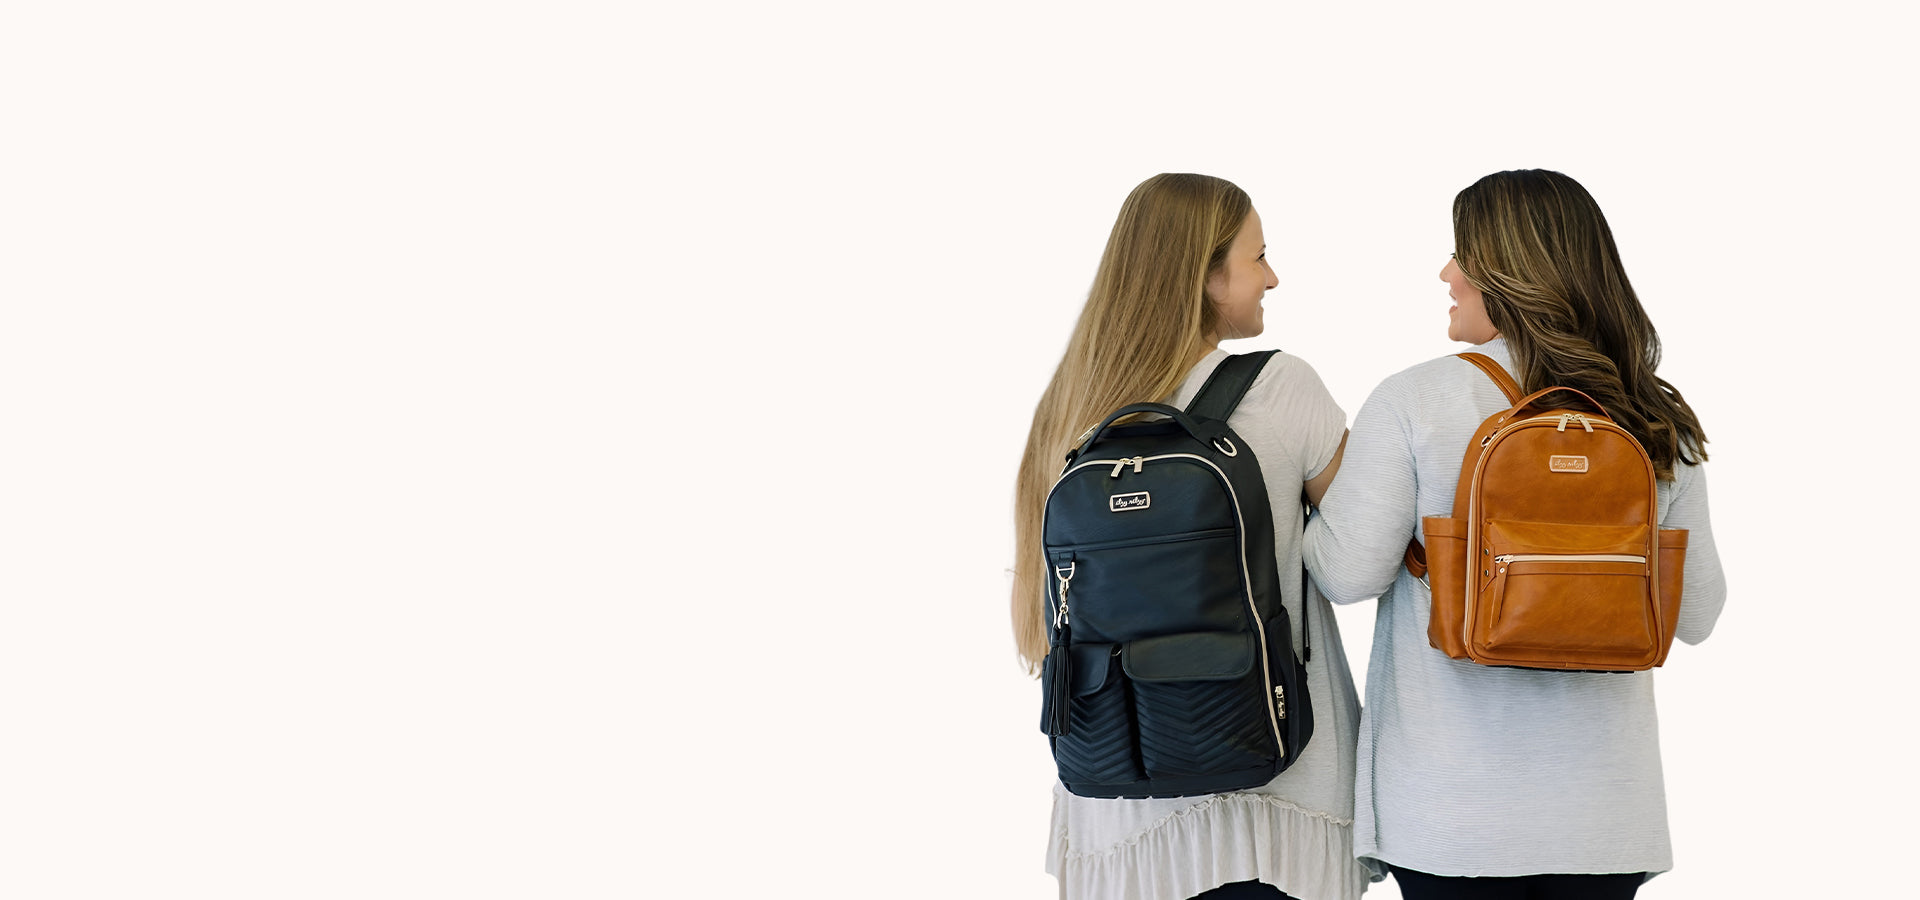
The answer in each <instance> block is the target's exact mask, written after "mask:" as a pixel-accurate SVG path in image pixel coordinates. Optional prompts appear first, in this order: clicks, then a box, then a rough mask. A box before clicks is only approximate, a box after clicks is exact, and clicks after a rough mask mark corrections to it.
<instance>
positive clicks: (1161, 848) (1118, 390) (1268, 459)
mask: <svg viewBox="0 0 1920 900" xmlns="http://www.w3.org/2000/svg"><path fill="white" fill-rule="evenodd" d="M1265 243H1266V242H1265V238H1264V236H1263V233H1262V230H1261V223H1260V216H1259V214H1258V213H1256V212H1255V211H1254V209H1253V203H1252V201H1251V200H1250V199H1249V198H1248V197H1247V195H1246V193H1245V192H1244V191H1241V190H1240V189H1239V188H1237V187H1235V186H1234V185H1233V184H1231V183H1229V182H1226V181H1223V180H1221V179H1218V178H1212V177H1208V176H1205V175H1156V176H1154V177H1153V178H1149V179H1147V180H1146V181H1145V182H1142V183H1141V184H1140V186H1138V187H1136V188H1135V189H1134V190H1133V192H1132V193H1131V194H1130V195H1128V197H1127V199H1126V202H1125V203H1124V204H1123V205H1122V206H1121V209H1120V215H1119V218H1118V219H1117V220H1116V221H1115V222H1114V226H1113V231H1112V233H1111V234H1110V235H1109V237H1108V239H1107V246H1106V251H1105V252H1104V253H1103V254H1102V256H1101V259H1100V267H1099V269H1098V271H1097V273H1096V274H1095V276H1094V281H1093V287H1092V289H1091V290H1090V291H1089V292H1088V296H1087V301H1086V305H1085V307H1084V308H1083V309H1082V311H1081V313H1080V319H1079V322H1078V323H1077V324H1076V325H1075V327H1074V330H1073V336H1072V338H1071V340H1070V341H1069V342H1068V345H1067V351H1066V354H1065V356H1064V358H1063V359H1062V360H1061V362H1060V366H1059V368H1058V369H1057V370H1055V372H1054V375H1053V379H1052V381H1051V382H1050V383H1049V384H1048V385H1047V389H1046V392H1045V393H1044V394H1043V395H1042V396H1041V398H1040V403H1039V406H1038V407H1037V408H1036V409H1035V410H1034V415H1033V426H1032V429H1031V431H1030V432H1029V434H1028V437H1027V447H1026V454H1025V456H1024V458H1023V459H1022V461H1021V464H1020V474H1019V481H1018V485H1017V488H1016V496H1015V516H1016V523H1015V541H1016V547H1017V552H1018V557H1017V561H1016V563H1015V566H1014V572H1015V578H1014V588H1013V630H1014V635H1015V639H1016V643H1017V644H1018V647H1019V651H1020V655H1021V657H1022V658H1023V659H1024V661H1025V662H1026V663H1027V665H1028V667H1029V670H1030V671H1037V669H1038V668H1039V666H1040V663H1041V661H1042V660H1043V659H1044V658H1045V656H1046V654H1047V649H1048V648H1047V624H1046V622H1047V620H1046V618H1045V610H1044V607H1045V605H1046V598H1045V587H1044V580H1045V578H1046V577H1047V576H1046V572H1047V570H1046V567H1045V565H1044V561H1043V559H1042V552H1041V537H1040V530H1041V513H1042V509H1043V507H1044V506H1045V503H1046V495H1047V491H1048V489H1049V488H1050V487H1051V486H1052V482H1053V479H1054V477H1055V476H1057V475H1058V474H1059V472H1060V464H1061V461H1062V459H1063V458H1064V457H1065V455H1066V453H1067V451H1068V450H1069V449H1070V448H1071V447H1072V446H1073V444H1074V442H1075V441H1076V439H1078V438H1079V437H1080V436H1081V434H1082V432H1084V431H1086V430H1087V429H1088V426H1091V425H1094V424H1095V423H1097V422H1099V421H1100V420H1101V419H1102V418H1103V417H1104V416H1105V415H1106V414H1108V413H1110V412H1112V411H1113V410H1115V409H1118V408H1120V407H1122V406H1125V405H1127V404H1129V403H1135V402H1142V401H1151V402H1164V403H1169V404H1172V405H1175V406H1183V407H1184V406H1185V405H1186V404H1187V403H1188V402H1189V401H1190V400H1191V399H1192V398H1193V396H1194V395H1195V394H1196V393H1197V392H1198V391H1199V389H1200V386H1201V385H1202V384H1203V383H1204V382H1205V381H1206V379H1207V377H1208V376H1209V375H1211V374H1212V373H1213V371H1214V369H1215V368H1216V367H1217V366H1218V365H1219V364H1220V362H1221V360H1223V359H1225V358H1226V355H1227V354H1226V353H1225V351H1222V350H1220V349H1219V347H1218V345H1219V343H1220V341H1222V340H1226V339H1233V338H1247V337H1253V336H1255V335H1258V334H1260V333H1261V331H1262V330H1263V329H1264V322H1263V318H1262V309H1261V302H1262V297H1263V296H1264V295H1265V294H1266V292H1267V291H1268V290H1269V289H1271V288H1273V287H1274V286H1275V285H1276V284H1277V279H1276V277H1275V275H1274V272H1273V268H1272V266H1270V265H1269V264H1268V263H1267V259H1266V245H1265ZM1345 424H1346V414H1345V413H1343V412H1342V411H1341V410H1340V407H1339V406H1338V405H1336V404H1335V403H1334V402H1333V398H1332V396H1331V395H1329V394H1328V392H1327V389H1326V387H1325V385H1323V384H1322V383H1321V381H1320V377H1319V375H1318V374H1316V373H1315V372H1314V371H1313V368H1312V367H1311V366H1309V365H1307V363H1306V362H1305V361H1304V360H1302V359H1300V358H1299V357H1297V356H1290V355H1288V354H1285V353H1279V354H1275V355H1274V356H1273V358H1272V359H1271V360H1269V361H1268V363H1267V365H1266V366H1265V368H1263V369H1262V370H1261V373H1260V376H1259V377H1258V378H1257V379H1256V380H1255V381H1254V383H1253V385H1252V387H1251V388H1250V389H1249V390H1248V391H1247V394H1246V395H1245V397H1244V398H1243V399H1242V400H1241V402H1240V405H1239V406H1238V407H1237V408H1236V409H1235V411H1234V412H1233V414H1232V416H1231V417H1230V418H1229V419H1228V425H1229V426H1230V427H1231V428H1232V429H1233V430H1234V432H1235V433H1236V434H1238V435H1239V436H1240V437H1241V438H1242V439H1243V440H1244V441H1245V442H1246V444H1247V445H1248V447H1249V448H1250V449H1251V450H1252V451H1253V454H1254V456H1255V458H1257V459H1258V460H1259V462H1260V470H1261V472H1262V473H1263V474H1264V477H1265V480H1266V486H1267V490H1268V493H1269V494H1270V501H1271V505H1272V510H1273V519H1274V522H1273V530H1274V554H1275V557H1276V563H1277V565H1278V571H1279V573H1280V579H1279V581H1280V584H1281V585H1282V587H1283V589H1282V594H1283V598H1282V602H1283V603H1284V604H1285V606H1286V608H1287V611H1288V613H1289V615H1290V617H1291V620H1292V622H1294V623H1296V628H1299V627H1306V628H1309V629H1311V631H1310V632H1309V635H1308V637H1309V638H1310V643H1311V645H1312V646H1313V647H1314V648H1315V650H1316V652H1314V653H1313V654H1311V658H1310V659H1309V660H1308V661H1307V664H1306V665H1307V684H1308V694H1309V697H1310V698H1311V702H1312V703H1313V721H1314V722H1315V726H1314V732H1313V737H1312V739H1311V740H1310V741H1309V742H1308V744H1307V747H1306V749H1305V750H1304V751H1302V753H1301V755H1300V757H1299V759H1298V760H1297V761H1295V762H1294V763H1293V765H1292V766H1290V767H1289V768H1288V769H1287V770H1286V771H1284V772H1282V773H1281V774H1280V775H1279V776H1278V777H1276V778H1274V779H1273V781H1271V782H1269V783H1268V784H1266V785H1263V786H1261V787H1257V788H1253V789H1250V790H1245V791H1232V792H1228V793H1221V794H1208V795H1202V796H1197V797H1180V798H1168V799H1147V800H1126V799H1097V798H1088V797H1080V796H1076V795H1074V794H1071V793H1069V792H1068V791H1067V790H1066V789H1065V787H1064V786H1062V785H1055V788H1054V812H1053V825H1052V834H1051V839H1050V841H1049V842H1048V853H1047V869H1048V871H1049V872H1051V873H1053V875H1054V876H1055V877H1057V878H1058V879H1059V881H1060V886H1061V893H1062V896H1064V897H1068V898H1100V900H1185V898H1189V897H1196V896H1204V897H1207V898H1209V900H1220V898H1229V897H1269V898H1271V897H1288V896H1291V897H1298V898H1303V900H1352V898H1355V897H1358V896H1359V895H1360V894H1361V893H1362V892H1363V891H1364V890H1365V888H1366V885H1367V882H1368V878H1369V876H1368V873H1367V872H1366V871H1365V870H1364V869H1363V868H1362V867H1361V866H1359V865H1358V864H1357V863H1356V862H1355V860H1354V858H1353V852H1352V838H1351V833H1350V828H1351V823H1352V817H1353V760H1354V738H1355V735H1356V733H1357V725H1358V718H1359V700H1358V697H1357V695H1356V693H1355V691H1354V687H1353V677H1352V674H1351V672H1350V671H1349V669H1348V668H1347V662H1346V656H1345V654H1344V653H1343V651H1342V650H1341V644H1340V636H1339V631H1338V628H1337V627H1336V626H1335V624H1334V619H1333V615H1332V609H1331V607H1330V606H1328V604H1327V602H1326V600H1325V599H1323V598H1321V597H1319V596H1318V595H1306V594H1303V586H1302V585H1303V581H1302V578H1301V577H1300V576H1301V554H1300V533H1301V528H1302V525H1303V523H1302V518H1303V515H1304V513H1303V509H1302V506H1303V504H1302V500H1303V497H1304V499H1306V500H1307V501H1310V502H1318V501H1319V499H1320V495H1321V493H1322V492H1323V491H1324V490H1325V489H1326V486H1327V484H1328V483H1329V482H1330V481H1331V480H1332V479H1333V476H1334V472H1335V471H1336V470H1337V468H1338V467H1339V453H1340V447H1341V442H1342V441H1343V440H1344V438H1345ZM1307 604H1312V605H1313V608H1312V610H1311V611H1308V610H1307V609H1306V606H1307ZM1303 613H1305V614H1303ZM1302 623H1304V624H1302ZM1293 637H1294V638H1295V642H1296V645H1298V642H1299V637H1300V636H1299V635H1298V634H1295V635H1294V636H1293Z"/></svg>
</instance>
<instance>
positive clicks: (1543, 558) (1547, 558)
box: [1493, 553, 1647, 563]
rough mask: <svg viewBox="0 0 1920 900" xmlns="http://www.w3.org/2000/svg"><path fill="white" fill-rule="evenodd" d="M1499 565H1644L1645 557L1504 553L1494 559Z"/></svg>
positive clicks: (1623, 554) (1607, 554) (1622, 554)
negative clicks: (1568, 563) (1553, 563)
mask: <svg viewBox="0 0 1920 900" xmlns="http://www.w3.org/2000/svg"><path fill="white" fill-rule="evenodd" d="M1493 561H1494V562H1497V563H1511V562H1623V563H1644V562H1646V561H1647V558H1646V557H1644V556H1631V555H1628V554H1625V553H1503V554H1501V555H1499V556H1496V557H1494V558H1493Z"/></svg>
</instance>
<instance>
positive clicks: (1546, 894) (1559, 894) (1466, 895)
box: [1389, 866, 1647, 900]
mask: <svg viewBox="0 0 1920 900" xmlns="http://www.w3.org/2000/svg"><path fill="white" fill-rule="evenodd" d="M1389 868H1391V869H1393V880H1394V881H1395V882H1397V883H1398V884H1399V885H1400V896H1402V897H1405V898H1406V900H1632V898H1633V895H1634V892H1635V891H1638V890H1640V884H1641V883H1642V882H1644V881H1646V880H1647V876H1646V873H1644V872H1635V873H1632V874H1630V875H1522V876H1519V877H1517V878H1459V877H1453V876H1446V875H1428V874H1427V873H1425V872H1415V871H1414V870H1412V869H1402V868H1400V867H1399V866H1390V867H1389Z"/></svg>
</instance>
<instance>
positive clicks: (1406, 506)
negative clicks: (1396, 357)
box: [1305, 379, 1419, 603]
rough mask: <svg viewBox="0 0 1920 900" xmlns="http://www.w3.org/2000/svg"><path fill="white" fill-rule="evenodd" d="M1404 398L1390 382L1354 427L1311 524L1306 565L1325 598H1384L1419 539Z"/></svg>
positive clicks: (1375, 395) (1339, 600) (1369, 401)
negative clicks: (1409, 547)
mask: <svg viewBox="0 0 1920 900" xmlns="http://www.w3.org/2000/svg"><path fill="white" fill-rule="evenodd" d="M1403 393H1404V391H1403V390H1402V389H1401V388H1400V387H1399V383H1398V382H1396V381H1395V380H1392V379H1389V380H1388V381H1386V382H1384V383H1382V384H1381V385H1380V386H1379V387H1378V388H1376V389H1374V392H1373V395H1372V396H1370V397H1368V398H1367V402H1366V404H1365V405H1363V406H1362V407H1361V408H1360V414H1359V416H1357V417H1356V418H1355V419H1354V422H1353V432H1352V434H1351V435H1349V436H1348V438H1347V451H1346V455H1345V456H1344V457H1343V458H1342V460H1341V462H1340V472H1339V474H1338V475H1335V476H1334V479H1333V485H1332V486H1331V487H1329V488H1328V489H1327V493H1326V496H1325V497H1323V498H1322V499H1321V503H1320V509H1319V510H1318V511H1316V512H1315V514H1314V515H1313V517H1312V518H1310V519H1309V520H1308V521H1307V533H1306V547H1305V552H1306V560H1307V569H1308V571H1309V572H1310V573H1311V574H1312V577H1313V581H1314V583H1315V584H1317V585H1319V586H1320V591H1321V593H1324V594H1326V595H1327V599H1329V600H1332V601H1333V602H1335V603H1356V602H1358V601H1361V600H1368V599H1371V598H1373V597H1377V596H1379V595H1380V594H1382V593H1385V592H1386V590H1387V588H1389V587H1391V586H1392V585H1393V579H1394V575H1395V573H1396V572H1397V571H1398V569H1399V567H1400V565H1401V560H1402V559H1403V558H1404V557H1405V555H1406V548H1407V540H1408V539H1409V538H1411V537H1413V536H1414V535H1415V533H1416V532H1418V531H1419V517H1418V515H1417V508H1416V506H1415V488H1416V481H1417V479H1416V477H1415V474H1414V461H1413V460H1414V457H1413V448H1412V446H1411V444H1410V443H1409V440H1408V434H1409V428H1408V422H1407V421H1406V416H1405V415H1404V413H1403V410H1404V404H1403V403H1402V402H1401V401H1402V399H1403V398H1402V396H1401V395H1402V394H1403Z"/></svg>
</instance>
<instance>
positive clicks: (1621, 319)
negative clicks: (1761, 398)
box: [1453, 169, 1707, 479]
mask: <svg viewBox="0 0 1920 900" xmlns="http://www.w3.org/2000/svg"><path fill="white" fill-rule="evenodd" d="M1453 234H1454V256H1455V257H1456V258H1457V259H1458V260H1459V263H1460V271H1461V272H1463V273H1465V274H1466V276H1467V280H1468V281H1469V282H1472V284H1473V286H1474V287H1477V288H1479V289H1480V293H1481V296H1482V298H1483V299H1484V302H1485V303H1486V308H1487V318H1488V319H1490V320H1492V322H1493V327H1494V328H1496V329H1498V330H1499V332H1500V334H1501V336H1502V337H1505V338H1506V339H1507V346H1508V347H1509V348H1510V349H1511V350H1512V351H1513V362H1514V368H1515V369H1516V370H1517V371H1516V372H1515V374H1516V375H1517V376H1519V377H1518V378H1517V379H1516V380H1518V381H1519V382H1520V388H1521V390H1524V391H1527V392H1529V393H1531V392H1533V391H1537V390H1540V389H1541V388H1544V387H1547V386H1549V385H1564V386H1567V387H1572V388H1578V389H1579V390H1581V391H1584V392H1586V393H1587V394H1588V395H1589V396H1591V397H1593V399H1595V400H1596V401H1599V403H1600V405H1601V406H1604V407H1606V410H1607V413H1608V415H1610V416H1612V418H1613V421H1614V422H1615V423H1617V424H1618V425H1619V426H1620V427H1622V428H1625V429H1626V430H1627V431H1628V433H1630V434H1632V435H1633V436H1634V438H1635V439H1637V440H1638V441H1639V442H1640V444H1641V446H1643V447H1645V448H1646V450H1647V456H1648V457H1650V458H1651V459H1652V460H1653V466H1654V470H1655V471H1656V472H1657V473H1658V474H1659V476H1660V477H1661V478H1662V479H1672V478H1673V467H1674V465H1676V464H1677V463H1697V462H1701V461H1703V460H1705V459H1706V458H1707V451H1706V443H1707V434H1706V432H1705V431H1704V430H1702V429H1701V427H1700V419H1699V418H1698V417H1696V416H1695V415H1694V412H1693V407H1692V406H1689V405H1688V404H1687V401H1686V399H1685V398H1683V397H1681V396H1680V391H1679V390H1677V389H1675V388H1674V386H1673V385H1671V384H1668V383H1667V381H1666V379H1663V378H1661V377H1660V376H1659V375H1656V374H1654V371H1655V370H1656V369H1657V368H1659V366H1660V335H1659V334H1658V333H1657V332H1655V331H1654V330H1653V320H1652V319H1650V318H1648V317H1647V311H1646V309H1645V308H1644V307H1642V306H1641V305H1640V298H1639V297H1638V296H1637V295H1636V294H1634V292H1633V284H1632V283H1631V282H1629V281H1627V272H1626V269H1625V268H1623V267H1622V266H1621V264H1620V251H1619V250H1618V249H1616V248H1615V247H1614V243H1613V231H1612V230H1611V229H1609V228H1608V227H1607V217H1606V216H1605V215H1603V214H1602V213H1601V212H1600V204H1598V203H1596V202H1594V199H1593V195H1592V194H1589V193H1587V189H1586V188H1584V187H1581V186H1580V183H1579V182H1577V181H1574V180H1573V179H1571V178H1568V177H1567V176H1565V175H1562V174H1560V173H1559V172H1553V171H1549V170H1546V169H1524V170H1516V171H1511V172H1495V173H1494V174H1492V175H1488V176H1487V177H1485V178H1482V179H1480V180H1479V181H1476V182H1474V183H1473V184H1472V185H1470V186H1468V187H1467V188H1466V189H1465V190H1463V191H1461V192H1460V194H1459V195H1458V196H1456V197H1455V198H1454V200H1453Z"/></svg>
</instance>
